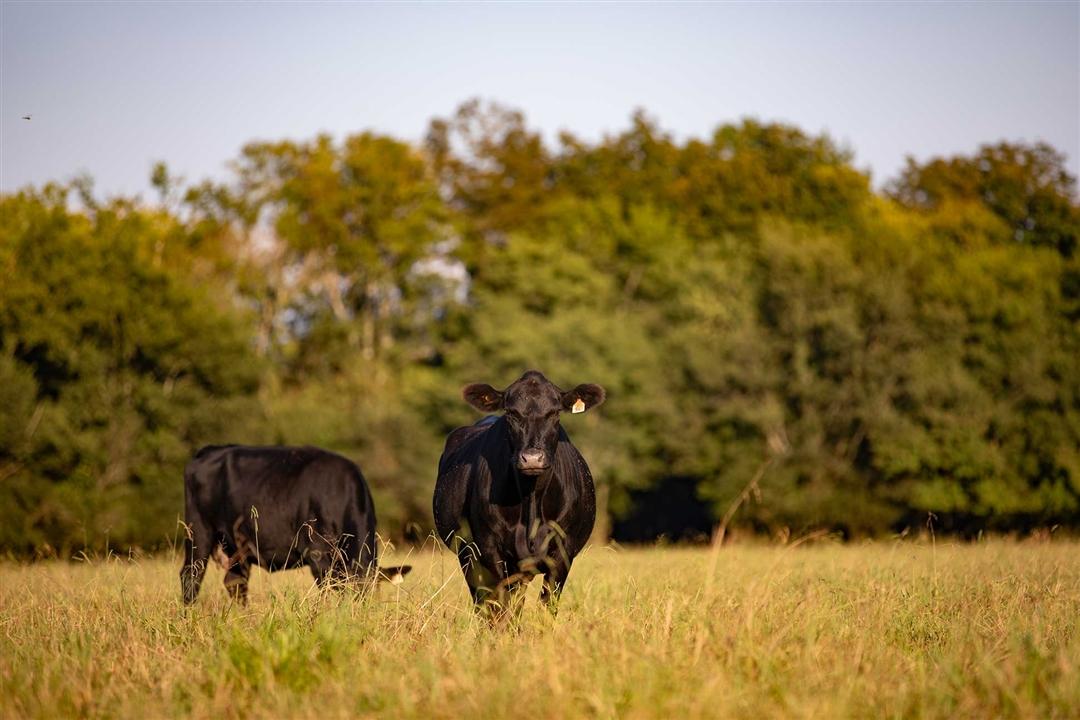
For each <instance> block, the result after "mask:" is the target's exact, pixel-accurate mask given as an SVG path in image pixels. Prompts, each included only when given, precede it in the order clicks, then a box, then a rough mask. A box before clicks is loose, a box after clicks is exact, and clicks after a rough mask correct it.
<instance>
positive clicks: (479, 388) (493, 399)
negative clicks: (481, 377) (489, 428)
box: [461, 383, 503, 412]
mask: <svg viewBox="0 0 1080 720" xmlns="http://www.w3.org/2000/svg"><path fill="white" fill-rule="evenodd" d="M461 397H463V398H465V402H467V403H469V404H470V405H472V406H473V407H474V408H476V409H477V410H481V411H483V412H495V411H496V410H502V406H503V394H502V391H501V390H496V389H495V388H493V387H491V386H490V385H488V384H487V383H474V384H472V385H466V386H465V389H464V390H462V391H461Z"/></svg>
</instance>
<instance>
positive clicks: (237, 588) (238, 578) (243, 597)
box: [225, 560, 251, 605]
mask: <svg viewBox="0 0 1080 720" xmlns="http://www.w3.org/2000/svg"><path fill="white" fill-rule="evenodd" d="M250 575H251V565H250V564H249V563H248V562H247V561H246V560H239V561H237V562H235V563H233V564H232V565H231V566H230V567H229V569H228V570H227V571H226V572H225V592H227V593H229V597H231V598H232V599H233V600H235V601H236V602H238V603H240V604H241V605H247V595H248V577H250Z"/></svg>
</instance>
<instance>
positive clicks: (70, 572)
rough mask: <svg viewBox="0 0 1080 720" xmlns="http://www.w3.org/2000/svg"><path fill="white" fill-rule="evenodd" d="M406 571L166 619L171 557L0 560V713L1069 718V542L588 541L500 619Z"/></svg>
mask: <svg viewBox="0 0 1080 720" xmlns="http://www.w3.org/2000/svg"><path fill="white" fill-rule="evenodd" d="M403 559H404V553H397V555H396V557H393V558H387V559H386V562H390V561H391V560H394V561H397V560H403ZM408 562H410V563H412V564H413V565H414V566H416V569H415V570H414V571H413V574H412V575H410V576H409V577H408V578H407V580H406V582H405V584H403V585H400V586H397V587H392V586H384V587H382V588H381V590H380V592H379V594H378V595H377V596H376V597H369V598H362V597H356V596H354V595H350V594H347V593H345V594H342V593H329V594H327V593H321V592H318V591H316V590H315V589H313V587H312V583H311V578H310V576H309V575H308V574H306V573H305V572H304V571H292V572H287V573H278V574H275V575H273V576H270V575H268V574H266V573H262V572H258V571H256V572H255V574H254V577H253V580H252V596H251V603H250V605H249V606H247V607H238V606H236V605H233V604H231V603H230V602H229V601H228V600H227V598H226V595H225V592H224V590H223V589H222V587H221V571H220V570H217V569H216V568H215V569H213V570H211V572H210V574H209V576H208V582H207V584H206V585H205V586H204V589H203V594H202V596H201V597H200V598H199V601H198V602H197V604H196V605H195V606H194V607H193V608H191V609H186V610H185V609H184V608H182V607H181V605H180V602H179V583H178V580H177V570H178V567H179V561H178V560H173V559H168V558H158V559H144V560H136V561H131V560H124V559H111V560H108V561H91V562H83V563H75V564H72V563H57V562H50V563H41V564H36V565H18V564H13V563H5V564H0V627H2V633H0V716H2V717H3V718H54V717H91V718H98V717H100V718H157V717H175V716H182V717H200V718H202V717H206V718H209V717H214V718H240V717H301V718H362V717H370V716H385V717H394V718H399V717H405V718H408V717H416V718H459V717H479V716H494V717H515V716H523V717H529V718H565V717H599V718H612V717H619V718H647V717H658V718H697V717H702V718H705V717H708V718H715V717H736V718H761V717H785V718H789V717H792V718H802V717H816V718H836V717H875V718H876V717H897V718H901V717H904V718H906V717H949V718H956V717H1029V718H1054V717H1057V718H1075V717H1080V635H1078V629H1080V628H1078V624H1080V544H1077V543H1075V542H1044V543H1016V542H1006V541H1000V540H999V541H990V542H984V543H979V544H974V545H955V544H946V543H942V542H940V541H939V542H938V543H937V546H936V549H935V548H932V547H931V546H930V545H928V544H922V543H919V542H916V541H911V540H905V541H897V542H894V543H878V544H866V545H853V546H840V545H833V544H821V543H818V544H814V545H808V546H803V547H799V548H794V549H792V548H783V547H775V546H739V545H736V546H731V547H725V548H723V549H722V550H720V551H719V552H717V553H715V554H713V552H712V551H711V550H709V549H678V548H676V549H672V548H667V549H665V548H657V549H634V550H615V549H610V548H602V547H594V548H590V549H589V550H587V551H586V552H585V553H584V554H583V555H582V556H581V557H580V558H579V560H578V562H577V564H576V565H575V568H574V571H573V573H572V575H571V577H570V583H569V587H568V589H567V591H566V593H565V595H564V597H563V603H562V607H561V610H560V613H559V615H558V616H557V617H556V618H552V617H551V616H550V615H548V614H547V613H546V611H545V610H543V609H542V608H540V607H538V605H537V603H536V602H535V599H534V600H533V601H532V602H530V603H529V604H528V605H527V607H526V608H525V611H524V613H523V614H522V616H521V618H520V621H519V622H518V623H517V625H515V626H513V627H511V628H507V629H500V630H493V629H491V628H490V627H488V626H487V625H486V623H485V622H483V621H482V620H481V619H479V618H477V617H475V616H474V614H473V613H472V612H471V610H470V607H469V604H468V600H467V595H466V592H465V586H464V582H463V581H462V579H461V577H460V574H459V571H458V569H457V566H456V562H455V560H454V559H453V558H452V557H451V556H450V555H448V554H446V553H444V552H441V551H437V550H433V549H432V546H431V545H429V546H427V547H426V548H425V549H424V550H422V551H418V552H414V553H412V554H411V556H410V557H409V558H408ZM536 592H537V588H535V587H533V588H531V594H532V595H533V596H535V594H536Z"/></svg>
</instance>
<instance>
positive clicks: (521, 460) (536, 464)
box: [518, 450, 545, 470]
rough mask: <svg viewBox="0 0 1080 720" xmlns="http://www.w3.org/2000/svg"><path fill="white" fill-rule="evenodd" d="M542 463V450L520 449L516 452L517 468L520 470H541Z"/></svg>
mask: <svg viewBox="0 0 1080 720" xmlns="http://www.w3.org/2000/svg"><path fill="white" fill-rule="evenodd" d="M544 465H545V463H544V451H543V450H522V451H521V452H520V453H519V454H518V468H519V469H521V470H541V469H543V467H544Z"/></svg>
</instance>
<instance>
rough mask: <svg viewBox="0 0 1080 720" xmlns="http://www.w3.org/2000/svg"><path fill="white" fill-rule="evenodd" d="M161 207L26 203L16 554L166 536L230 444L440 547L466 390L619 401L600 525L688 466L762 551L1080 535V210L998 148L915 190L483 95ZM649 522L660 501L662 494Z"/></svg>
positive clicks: (780, 144)
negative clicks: (337, 479)
mask: <svg viewBox="0 0 1080 720" xmlns="http://www.w3.org/2000/svg"><path fill="white" fill-rule="evenodd" d="M233 168H234V170H233V174H232V176H231V177H230V178H229V179H228V180H227V181H226V182H222V183H213V182H200V183H197V184H193V185H185V184H184V182H183V181H182V180H180V179H178V178H175V177H173V176H172V175H171V174H170V173H169V170H168V168H167V167H165V166H164V165H159V166H157V167H156V168H155V170H154V174H153V177H152V181H153V185H154V187H155V188H156V189H157V192H158V197H157V198H155V199H153V200H151V201H143V200H141V199H138V198H117V199H111V200H107V201H103V200H99V199H96V198H95V196H94V193H93V189H92V186H91V185H90V183H89V181H88V180H86V179H80V180H78V181H76V182H73V183H70V184H68V185H66V186H62V185H56V184H52V185H48V186H45V187H42V188H28V189H26V190H23V191H21V192H18V193H13V194H8V195H5V196H3V197H2V198H0V270H2V273H3V277H4V278H5V279H4V281H3V283H2V285H0V401H2V402H3V403H4V406H5V412H4V414H3V415H2V416H0V519H2V520H3V522H2V523H0V548H4V549H7V550H9V551H12V552H17V553H30V552H34V551H42V550H45V549H48V548H52V549H56V550H59V551H61V552H69V551H71V550H74V549H79V548H83V547H102V546H103V545H104V544H105V543H106V542H108V543H111V544H112V546H113V547H124V546H141V547H148V548H152V547H156V546H161V545H163V544H167V543H168V542H169V540H170V538H172V537H175V534H176V532H177V520H178V518H179V515H180V512H181V511H180V508H181V496H182V482H181V478H182V468H183V465H184V463H185V461H186V459H187V458H188V457H189V456H190V454H191V453H192V452H193V451H194V450H195V449H197V448H198V447H199V446H200V445H202V444H206V443H211V442H213V443H220V442H275V443H298V444H300V443H306V444H314V445H321V446H324V447H327V448H329V449H332V450H336V451H339V452H342V453H344V454H346V455H348V456H350V457H353V458H354V459H356V460H357V461H358V462H359V463H360V465H361V467H362V468H363V469H364V472H365V474H366V475H367V476H368V478H369V480H370V481H371V483H372V485H373V489H374V493H375V496H376V502H377V504H378V507H379V516H380V520H381V521H382V527H383V530H384V531H386V532H390V533H391V534H401V533H403V532H405V531H406V530H407V529H408V530H409V532H410V533H411V532H413V531H414V530H415V529H416V528H419V529H420V530H422V531H423V530H426V529H427V528H429V527H430V522H431V520H430V516H429V513H430V510H429V506H430V493H431V488H432V483H433V482H434V473H435V467H436V463H437V460H438V456H439V452H440V449H441V442H442V438H443V437H444V436H445V433H446V432H447V431H448V430H450V429H452V428H453V427H455V426H458V425H461V424H465V423H468V422H472V421H473V420H474V419H475V415H474V413H473V412H472V411H471V410H470V409H469V408H468V407H467V406H466V405H465V404H464V403H463V402H462V401H461V400H460V398H459V395H458V393H459V390H460V387H461V386H462V385H464V384H466V383H467V382H472V381H484V382H490V383H492V384H494V385H497V386H501V385H505V384H507V383H509V382H511V381H512V380H514V379H515V378H516V377H517V376H518V375H519V374H520V373H521V372H522V371H524V370H525V369H527V368H538V369H541V370H543V371H544V372H545V374H547V375H548V377H550V378H551V379H552V380H553V381H555V382H557V383H561V384H564V385H570V384H574V383H578V382H598V383H601V384H603V385H604V386H605V387H606V388H607V389H608V392H609V401H608V403H606V404H605V406H604V407H603V409H602V411H601V412H599V413H595V414H594V413H589V414H587V415H586V416H582V417H568V418H566V419H565V421H564V424H565V425H566V427H567V429H568V431H569V432H570V434H571V436H572V437H573V438H574V440H575V442H576V443H577V444H578V445H579V447H581V449H582V451H583V453H584V454H585V456H586V457H587V458H588V459H589V461H590V464H591V466H592V468H593V471H594V475H595V476H596V479H597V482H598V485H599V488H600V498H601V501H602V508H601V510H602V513H601V515H602V518H604V519H608V518H618V517H621V516H624V515H625V514H627V513H629V512H632V511H634V509H635V506H641V505H642V504H647V502H648V500H647V498H648V493H649V492H657V491H660V490H659V489H662V488H663V487H664V481H665V480H666V479H668V478H671V477H680V478H689V479H690V481H691V482H692V484H693V487H694V488H695V494H696V497H697V499H698V500H699V501H700V502H701V503H703V504H704V505H705V507H706V508H707V510H708V512H709V513H710V514H711V515H712V517H714V518H719V517H720V516H721V515H722V514H723V512H724V511H725V510H726V509H727V508H728V507H729V505H730V504H731V502H732V501H733V500H734V498H736V497H737V496H739V495H740V493H742V492H743V490H744V488H745V487H746V486H747V483H749V482H750V481H751V479H753V478H759V479H760V482H758V484H757V487H758V490H759V494H758V495H757V497H756V499H755V501H754V502H751V503H750V504H748V505H747V506H744V508H743V509H742V510H741V511H740V513H739V515H738V517H737V522H738V523H741V524H743V526H745V527H747V528H752V529H754V530H757V531H761V532H787V531H795V530H803V529H809V528H828V529H831V530H839V531H841V532H844V533H846V534H848V535H852V536H854V535H874V534H881V533H887V532H897V531H901V530H903V528H905V527H910V526H913V525H917V524H920V523H922V522H923V521H924V520H925V518H926V517H927V514H928V513H933V514H934V515H935V516H936V517H937V518H938V519H939V520H938V521H939V523H940V526H942V527H945V528H949V529H953V530H955V531H957V532H962V533H975V532H978V531H981V530H989V531H994V530H1001V531H1008V530H1025V529H1031V528H1034V527H1040V526H1048V525H1064V526H1070V527H1073V528H1076V527H1078V526H1080V367H1078V364H1080V360H1078V358H1080V324H1078V322H1080V255H1078V253H1077V252H1076V250H1077V236H1078V232H1080V204H1078V201H1077V197H1076V180H1075V178H1073V177H1071V176H1070V175H1069V174H1068V173H1067V172H1066V170H1065V164H1064V158H1063V157H1062V156H1061V155H1060V153H1058V152H1056V151H1055V150H1054V149H1053V148H1050V147H1048V146H1046V145H1042V144H1035V145H1024V144H1007V143H999V144H996V145H986V146H983V147H980V148H978V149H977V150H976V151H974V152H973V153H972V154H971V155H968V156H956V157H947V158H934V159H931V160H929V161H927V162H925V163H918V162H915V161H914V160H910V161H909V162H908V165H907V167H906V168H905V169H904V171H903V172H902V173H901V175H900V176H899V177H898V178H896V179H895V180H893V181H892V182H890V183H889V184H888V185H887V187H886V189H885V191H884V192H875V191H874V190H873V188H872V187H871V184H870V182H869V178H868V177H867V176H866V175H865V174H863V173H862V172H860V171H858V170H857V169H855V168H854V167H853V165H852V157H851V154H850V152H848V151H847V150H845V149H844V148H842V147H839V146H838V145H837V144H836V143H834V142H833V141H832V140H831V139H830V138H828V137H826V136H812V135H807V134H806V133H804V132H802V131H801V130H799V129H798V128H794V127H790V126H785V125H780V124H767V123H761V122H758V121H755V120H744V121H742V122H739V123H736V124H728V125H722V126H720V127H718V128H717V129H716V130H715V131H714V132H713V133H712V135H711V136H710V137H708V138H703V139H687V140H684V141H678V140H675V139H674V138H673V137H672V136H671V135H670V134H669V133H666V132H664V131H663V129H662V128H661V127H660V125H659V124H658V123H657V122H656V121H655V120H653V119H651V118H650V117H649V116H647V115H646V114H644V113H640V112H639V113H636V114H635V115H634V116H633V117H632V118H631V121H630V124H629V127H628V128H627V129H626V130H624V131H623V132H620V133H618V134H615V135H611V136H608V137H605V138H603V139H601V140H599V141H596V142H586V141H584V140H581V139H579V138H577V137H575V136H573V135H572V134H570V133H564V134H563V135H562V136H561V137H560V138H559V139H558V142H557V143H556V144H555V145H554V146H552V145H550V144H549V143H547V142H545V140H544V139H543V137H542V135H541V134H540V133H539V132H537V131H535V130H533V129H531V128H530V127H529V126H528V124H527V122H526V119H525V117H524V116H523V115H522V114H521V113H520V112H517V111H514V110H511V109H507V108H505V107H502V106H499V105H497V104H487V103H481V102H479V101H472V102H469V103H466V104H464V105H463V106H461V107H460V108H459V109H458V110H457V111H456V112H455V113H453V114H451V115H450V116H448V117H446V118H436V119H435V120H433V121H432V123H431V126H430V129H429V132H428V133H427V136H426V138H425V139H424V141H423V143H421V144H420V145H417V146H414V145H410V144H409V143H406V142H403V141H400V140H398V139H395V138H392V137H387V136H383V135H379V134H376V133H372V132H362V133H358V134H355V135H351V136H348V137H345V138H342V139H340V140H335V139H334V138H331V137H329V136H319V137H316V138H313V139H311V140H306V141H281V142H259V143H253V144H251V145H248V146H247V147H245V148H244V149H243V151H242V152H241V154H240V156H239V157H238V158H237V160H236V161H235V163H234V164H233ZM646 509H647V508H646Z"/></svg>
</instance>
